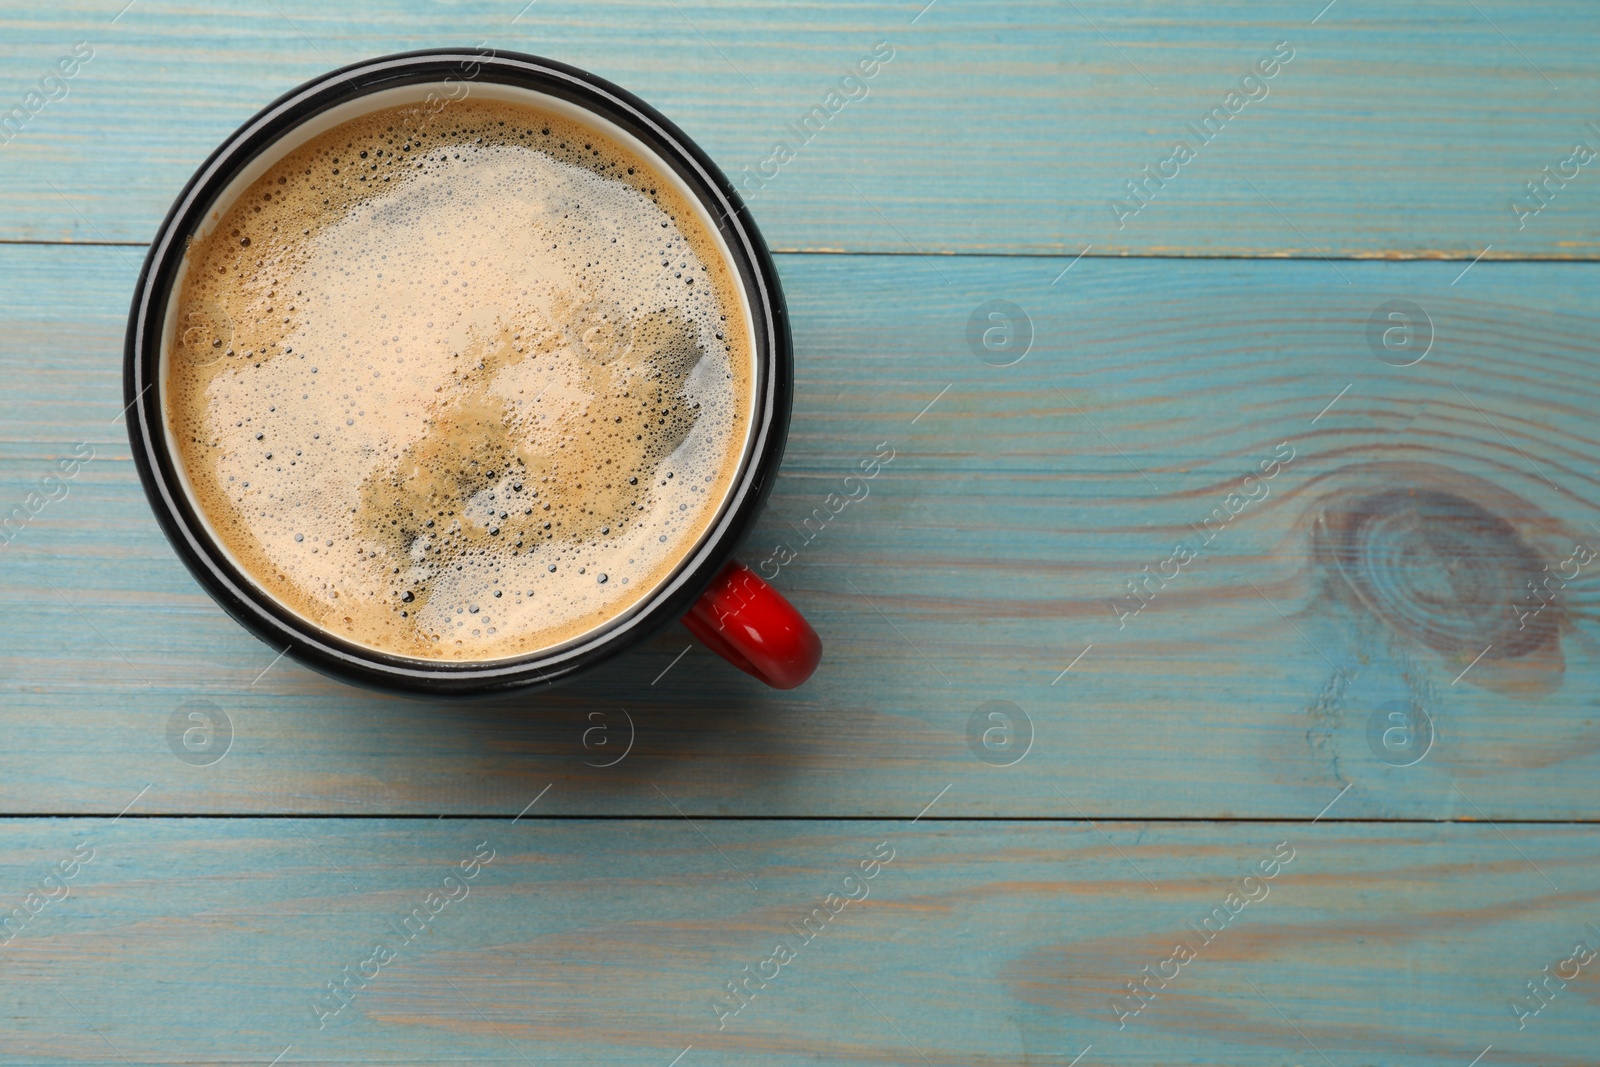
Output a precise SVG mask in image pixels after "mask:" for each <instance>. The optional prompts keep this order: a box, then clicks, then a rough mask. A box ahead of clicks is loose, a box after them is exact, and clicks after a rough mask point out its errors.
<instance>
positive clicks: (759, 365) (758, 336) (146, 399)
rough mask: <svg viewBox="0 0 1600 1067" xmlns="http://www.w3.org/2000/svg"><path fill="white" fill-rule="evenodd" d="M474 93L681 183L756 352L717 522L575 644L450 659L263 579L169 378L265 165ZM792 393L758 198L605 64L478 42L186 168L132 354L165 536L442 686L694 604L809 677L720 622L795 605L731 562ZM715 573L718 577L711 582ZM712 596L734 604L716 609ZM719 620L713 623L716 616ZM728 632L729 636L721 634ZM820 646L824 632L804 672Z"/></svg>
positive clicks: (390, 674)
mask: <svg viewBox="0 0 1600 1067" xmlns="http://www.w3.org/2000/svg"><path fill="white" fill-rule="evenodd" d="M465 97H471V98H474V99H487V100H497V101H506V102H511V103H523V104H527V105H531V106H533V107H536V108H538V109H540V110H544V111H547V112H553V113H555V114H557V115H560V116H564V117H566V118H569V119H572V120H575V121H577V122H579V123H581V124H582V125H585V126H587V127H590V128H592V129H595V130H596V131H597V132H599V133H601V134H602V135H604V136H606V137H609V138H611V139H612V140H613V141H615V142H617V143H619V144H621V145H622V146H624V147H625V148H628V149H630V150H632V151H633V152H634V153H635V154H637V155H638V156H640V157H641V158H642V159H644V160H646V161H648V162H649V163H650V164H651V165H652V166H653V167H654V169H655V171H656V173H657V174H658V175H659V176H660V177H661V178H663V179H664V180H666V181H669V182H671V183H673V184H674V185H676V186H677V187H678V192H679V193H680V194H681V195H682V196H683V198H684V200H686V201H687V202H688V203H689V204H691V205H693V206H694V208H695V209H696V210H697V211H698V212H699V213H700V214H701V217H702V222H703V223H704V224H705V226H706V229H707V230H708V231H709V232H711V233H714V234H715V235H716V236H717V238H718V243H719V244H720V246H721V248H720V251H721V254H722V255H723V257H724V260H725V263H726V265H727V267H728V269H729V272H730V275H731V276H732V277H734V278H735V279H737V283H738V285H739V287H740V289H741V292H742V296H743V301H742V302H743V305H744V311H745V312H746V314H747V316H748V321H747V323H746V325H747V327H748V329H749V331H750V340H751V345H750V351H751V354H752V357H753V360H754V366H753V368H752V375H751V385H752V390H751V409H750V411H749V412H748V414H749V418H748V420H747V426H748V431H747V434H746V436H745V440H744V447H743V453H742V458H741V461H740V463H739V466H738V468H737V470H736V472H735V474H734V476H733V479H732V481H731V483H730V485H729V488H728V491H727V494H726V496H725V498H724V500H723V501H722V505H721V508H720V510H719V511H718V512H717V514H716V517H715V519H714V520H713V521H712V522H711V523H710V525H709V526H708V527H707V528H706V529H705V531H704V532H703V534H702V535H701V537H700V538H699V540H698V541H697V542H695V543H694V544H693V545H692V546H691V547H690V548H689V549H688V550H687V551H686V553H685V554H684V555H683V557H682V558H681V559H680V560H679V561H678V563H677V565H676V567H675V568H674V569H672V570H671V571H670V573H669V574H668V575H667V577H666V578H664V579H663V580H662V581H660V582H659V584H657V585H656V586H655V588H653V589H652V590H651V591H650V592H649V593H648V594H647V595H645V596H644V597H642V598H640V599H638V600H636V601H635V602H634V603H633V605H632V606H631V607H628V608H626V609H624V610H623V611H621V612H620V613H619V614H618V615H616V616H614V617H612V618H611V619H609V620H607V621H606V622H604V623H602V624H600V625H599V626H597V627H595V628H593V629H591V630H589V631H587V632H585V633H583V634H581V635H578V636H576V637H573V638H571V639H569V640H567V641H564V642H562V643H561V644H558V645H554V646H552V647H550V648H547V649H542V650H539V651H537V652H534V653H530V654H527V655H522V656H517V657H513V658H506V659H496V660H486V661H479V662H444V661H435V660H429V659H421V658H414V657H407V656H399V655H394V654H391V653H386V652H382V651H378V650H375V649H373V648H370V647H368V646H365V645H359V644H356V643H354V642H351V641H347V640H344V639H342V638H340V637H337V636H335V635H333V634H331V633H329V632H328V631H326V630H324V629H322V628H321V627H319V626H318V625H317V624H315V623H314V622H312V621H311V620H309V619H307V618H306V617H304V616H302V615H300V614H299V613H297V612H295V611H294V610H292V609H290V608H289V607H287V606H286V605H284V604H282V603H281V602H279V601H278V600H277V599H276V598H275V597H273V596H272V595H271V594H270V593H268V592H267V591H266V590H265V589H263V588H262V587H261V585H260V584H258V583H257V582H256V581H255V580H254V579H253V578H251V577H250V575H249V573H248V571H247V570H246V569H245V568H244V567H243V566H241V565H240V564H239V562H238V561H237V560H236V559H235V558H234V557H233V555H232V554H231V553H230V552H228V551H227V549H226V548H225V547H224V546H223V544H222V542H221V540H220V539H219V538H218V537H217V535H216V534H215V532H214V530H213V529H212V527H211V525H210V523H209V522H208V520H207V518H206V516H205V515H204V514H203V512H202V511H201V509H200V508H199V507H198V506H197V504H196V502H195V499H194V495H193V493H192V492H191V490H190V488H189V486H188V483H187V480H186V478H185V475H184V473H183V464H182V461H181V458H180V456H179V451H178V449H177V448H176V447H175V446H174V445H173V443H172V441H171V440H170V439H169V430H168V420H167V418H166V414H165V402H166V396H165V385H166V359H167V355H168V353H169V352H170V350H171V347H172V341H173V337H174V334H175V331H176V325H177V324H176V322H175V319H176V310H175V309H176V304H177V300H178V296H179V290H180V287H181V285H182V282H183V277H184V272H185V270H186V268H187V263H186V257H185V252H186V249H187V247H188V244H189V241H190V239H191V238H192V237H196V236H199V235H201V234H203V233H205V232H207V230H206V227H207V226H208V225H214V224H215V222H216V221H217V220H218V219H219V218H220V216H221V215H222V214H223V212H224V211H225V210H226V209H227V208H228V207H229V206H230V205H231V204H232V203H233V202H234V200H235V199H237V197H238V196H240V195H242V194H243V193H244V192H245V190H247V189H248V188H249V186H250V185H251V184H252V183H253V182H254V181H255V180H256V179H257V178H259V177H260V176H261V175H262V174H264V173H265V172H266V171H267V170H269V169H270V168H271V167H272V166H273V165H274V164H276V163H277V162H278V161H279V160H280V159H282V158H283V157H284V156H285V155H287V154H288V153H289V152H291V151H293V150H294V149H295V148H298V147H299V146H300V145H302V144H304V143H306V142H307V141H309V140H310V139H311V138H313V137H315V136H317V135H318V134H320V133H322V132H324V131H326V130H328V129H331V128H332V127H334V126H337V125H339V124H341V123H344V122H347V121H350V120H352V119H355V118H359V117H361V116H362V115H365V114H368V113H370V112H372V111H377V110H380V109H383V108H389V107H396V106H402V105H408V104H423V105H425V106H438V107H448V106H449V103H450V102H451V101H455V100H460V99H463V98H465ZM792 389H793V369H792V351H791V342H790V337H789V329H788V319H787V313H786V311H785V308H784V302H783V296H782V292H781V290H780V288H779V285H778V277H777V273H776V271H775V269H774V267H773V264H772V259H771V256H770V255H769V253H768V252H767V248H766V245H765V243H764V242H763V241H762V239H761V236H760V234H759V233H758V232H757V230H756V227H755V224H754V222H753V221H752V220H751V218H750V216H749V213H748V211H747V209H746V208H745V206H744V204H743V203H742V202H741V201H740V199H739V197H738V195H737V194H736V193H735V192H734V190H733V188H732V186H731V185H730V184H729V183H728V181H727V179H726V178H725V177H724V176H723V175H722V173H721V172H720V171H719V170H718V169H717V168H716V166H715V165H714V164H712V162H711V161H710V160H709V159H708V158H707V157H706V155H705V154H704V153H703V152H702V151H701V150H700V149H699V148H698V147H697V146H696V145H695V144H694V143H693V142H691V141H690V140H689V139H688V138H687V137H686V136H684V134H683V133H682V132H681V131H680V130H678V129H677V127H675V126H673V125H672V124H671V123H670V122H668V121H667V120H666V119H665V118H664V117H662V116H661V115H660V114H658V113H657V112H656V111H655V110H654V109H652V108H651V107H650V106H649V105H647V104H645V103H644V102H643V101H641V100H639V99H638V98H636V97H634V96H633V95H631V94H630V93H628V92H626V91H625V90H622V89H620V88H618V87H616V86H614V85H611V84H610V83H608V82H606V81H604V80H602V79H600V78H597V77H595V76H594V75H592V74H589V73H587V72H584V71H581V70H578V69H576V68H573V67H568V66H565V65H563V64H560V63H556V62H553V61H551V60H546V59H541V58H538V57H535V56H526V55H515V54H505V53H498V54H496V53H488V52H482V51H470V50H465V51H461V50H439V51H429V52H413V53H407V54H404V55H397V56H387V57H383V58H379V59H373V60H369V61H366V62H363V63H358V64H355V65H353V66H350V67H346V68H344V69H342V70H338V71H334V72H332V73H330V74H327V75H324V76H322V77H320V78H317V79H315V80H313V81H310V82H308V83H306V84H305V85H302V86H300V87H299V88H297V89H295V90H293V91H292V92H290V93H288V94H287V95H285V96H283V97H281V98H280V99H278V100H277V101H275V102H274V103H272V104H271V105H269V106H268V107H267V108H265V109H263V110H262V111H261V112H260V113H258V114H257V115H255V116H254V117H253V118H251V119H250V120H249V121H248V122H246V123H245V124H244V126H242V127H241V128H240V129H239V130H238V131H236V132H235V133H234V134H233V135H232V136H230V137H229V138H228V139H227V140H226V141H225V142H224V143H223V144H222V146H221V147H219V148H218V149H217V150H216V151H215V152H214V153H213V154H212V155H211V157H210V158H209V159H208V160H206V162H205V164H204V165H203V166H202V167H201V168H200V170H199V171H198V172H197V173H196V174H195V175H194V177H193V178H191V179H190V180H189V183H188V184H187V185H186V186H185V187H184V190H183V192H182V193H181V194H180V195H179V197H178V199H177V202H176V203H175V204H174V205H173V207H172V209H171V211H170V212H169V213H168V214H167V217H166V219H165V221H164V222H163V223H162V225H161V228H160V231H159V232H158V233H157V235H156V238H155V241H154V242H153V244H152V245H151V249H150V253H149V255H148V256H147V258H146V260H145V263H144V268H143V270H142V271H141V273H140V277H139V284H138V288H137V290H136V291H135V294H134V300H133V308H132V311H131V313H130V318H129V323H128V335H127V343H126V353H125V366H124V393H125V397H124V399H125V401H126V402H127V403H128V405H129V407H128V432H129V438H130V440H131V443H132V446H133V455H134V462H135V464H136V466H137V468H138V471H139V477H140V480H141V481H142V482H143V484H144V487H145V492H146V494H147V495H148V497H149V499H150V502H151V506H152V507H153V508H154V510H155V513H156V516H157V518H158V520H159V521H160V523H161V526H162V528H163V530H164V531H165V532H166V534H167V537H168V539H169V540H170V541H171V542H172V544H173V546H174V547H175V548H176V550H177V552H178V555H179V556H180V557H181V558H182V559H183V561H184V563H185V564H186V565H187V566H188V568H189V570H190V571H191V572H192V573H193V574H194V576H195V578H196V579H197V580H198V581H199V582H200V584H201V585H202V586H204V587H205V589H206V591H207V592H208V593H210V594H211V596H212V597H213V599H215V600H216V601H217V603H218V604H219V605H221V606H222V607H223V609H224V610H226V611H227V612H228V613H229V614H230V615H231V616H233V618H234V619H235V620H237V621H238V622H239V623H240V624H242V625H243V626H245V627H246V628H247V629H248V630H250V631H251V632H252V633H254V634H255V635H256V636H257V637H259V638H260V639H261V640H263V641H265V642H266V643H268V644H269V645H271V646H273V647H274V648H275V649H278V650H280V651H286V652H287V653H288V654H289V655H291V656H293V657H294V658H296V659H297V660H299V661H301V662H303V663H305V664H306V665H308V666H310V667H313V668H315V669H318V670H320V671H323V672H324V673H326V674H329V675H332V676H334V677H336V678H339V679H341V680H344V681H349V682H353V683H357V684H362V685H367V686H373V687H377V688H383V689H390V690H398V691H402V692H409V693H423V694H433V695H468V694H485V693H496V692H505V691H508V690H513V689H520V688H525V687H531V686H541V685H550V684H553V683H556V682H559V681H563V680H566V679H568V678H571V677H573V676H574V675H576V674H579V673H581V672H584V671H587V670H591V669H593V668H595V667H596V666H598V665H600V664H601V663H604V662H606V661H607V660H610V659H611V658H612V657H614V656H616V655H618V654H620V653H621V652H623V651H625V650H627V649H628V648H631V647H633V646H634V645H636V644H638V643H640V642H641V641H644V640H646V639H647V638H649V637H650V636H652V635H654V634H655V633H657V632H659V631H660V630H661V629H663V628H664V627H666V626H667V625H669V624H670V623H672V622H673V621H675V620H677V619H679V618H681V617H683V616H685V614H686V613H688V614H690V615H691V616H692V617H691V618H690V619H686V620H685V622H686V624H687V625H689V627H690V629H691V632H693V633H694V634H695V635H696V636H697V637H700V638H701V639H702V640H703V641H705V642H706V643H707V644H709V645H711V647H712V648H713V649H714V650H716V651H718V652H719V654H721V655H723V656H724V657H725V658H728V659H729V660H730V661H731V662H733V663H735V664H736V665H738V666H740V667H741V669H744V670H746V671H747V672H749V673H751V674H755V675H756V676H757V677H762V678H763V680H766V681H768V682H769V684H774V685H778V686H779V687H781V688H788V687H789V686H790V685H792V684H798V681H789V682H784V681H774V679H773V678H772V677H771V675H772V673H773V672H771V671H766V672H763V671H760V670H757V669H753V668H752V666H751V663H750V662H749V659H747V658H745V657H742V656H740V654H739V651H738V648H737V647H736V646H737V645H738V643H739V642H738V641H735V642H733V643H732V646H730V642H729V639H728V637H729V635H728V633H726V629H727V628H726V627H725V625H723V622H722V620H724V619H725V618H730V617H733V616H734V613H736V612H737V611H738V610H739V605H740V604H747V605H748V606H746V608H745V611H746V614H747V616H749V617H750V618H752V619H754V618H755V616H751V615H750V612H751V611H752V610H754V611H756V613H757V614H762V613H765V614H769V615H770V614H771V613H772V611H773V610H774V603H776V604H780V605H781V607H782V608H784V609H787V610H788V612H790V613H793V609H792V608H790V607H789V606H788V604H787V602H786V601H783V599H782V597H781V596H779V595H778V594H777V593H776V591H774V590H772V589H770V587H765V586H764V585H763V584H762V583H760V581H759V579H755V577H754V575H752V574H750V573H749V571H748V570H747V569H744V568H743V567H742V565H740V564H737V563H735V562H731V555H732V552H733V549H734V547H735V546H736V545H737V544H738V543H739V541H740V540H741V539H742V538H743V536H744V535H745V534H746V533H747V532H748V531H749V529H750V527H751V526H752V525H753V523H754V521H755V519H756V516H757V514H758V513H759V511H760V508H761V506H762V503H763V502H764V500H765V497H766V494H767V492H768V491H769V490H770V488H771V485H772V481H773V479H774V478H775V476H776V474H777V469H778V464H779V461H780V459H781V457H782V453H783V446H784V439H785V436H786V434H787V432H788V423H789V409H790V398H791V393H792ZM714 581H715V582H716V583H717V585H716V586H715V587H713V588H711V589H710V591H709V592H708V587H711V586H713V582H714ZM730 582H732V583H733V584H732V585H731V586H730V584H729V583H730ZM741 582H742V583H743V587H747V588H749V589H750V590H751V591H752V592H753V593H757V594H761V590H764V594H761V595H764V596H765V597H766V598H767V599H766V600H765V602H764V603H754V604H749V602H750V601H751V600H752V599H759V596H758V597H757V598H748V597H744V596H742V595H741V594H740V592H739V591H738V589H739V587H740V585H739V583H741ZM757 587H760V588H759V589H758V588H757ZM730 589H731V590H732V592H731V599H730V598H729V595H728V594H729V592H730ZM702 594H706V595H705V596H702ZM715 598H720V599H719V600H718V603H721V604H722V605H724V606H723V607H716V606H714V605H711V604H710V603H709V602H710V601H712V600H713V599H715ZM771 598H776V601H773V600H772V599H771ZM729 605H731V606H729ZM713 621H715V622H716V623H717V624H716V625H715V626H711V625H709V624H710V623H712V622H713ZM793 621H795V622H797V623H798V626H799V627H800V628H803V629H804V631H805V633H806V634H808V635H809V640H810V642H812V643H813V644H815V643H816V637H815V634H814V633H813V632H811V631H810V628H809V626H807V625H806V624H805V623H804V621H803V620H801V619H800V618H799V616H798V614H794V615H793ZM753 626H754V623H752V627H753ZM718 630H721V631H725V632H724V633H721V634H719V633H717V632H713V631H718ZM751 633H752V634H754V633H755V630H754V628H752V629H751ZM741 640H743V639H742V638H741ZM757 641H758V643H759V641H760V638H759V636H757ZM817 657H820V644H817V645H816V648H815V656H814V657H813V658H812V662H811V663H810V666H809V667H807V668H806V669H805V671H804V674H809V673H810V669H811V668H812V667H814V666H815V658H817ZM751 658H754V657H751ZM799 677H800V678H801V680H803V676H799Z"/></svg>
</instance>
